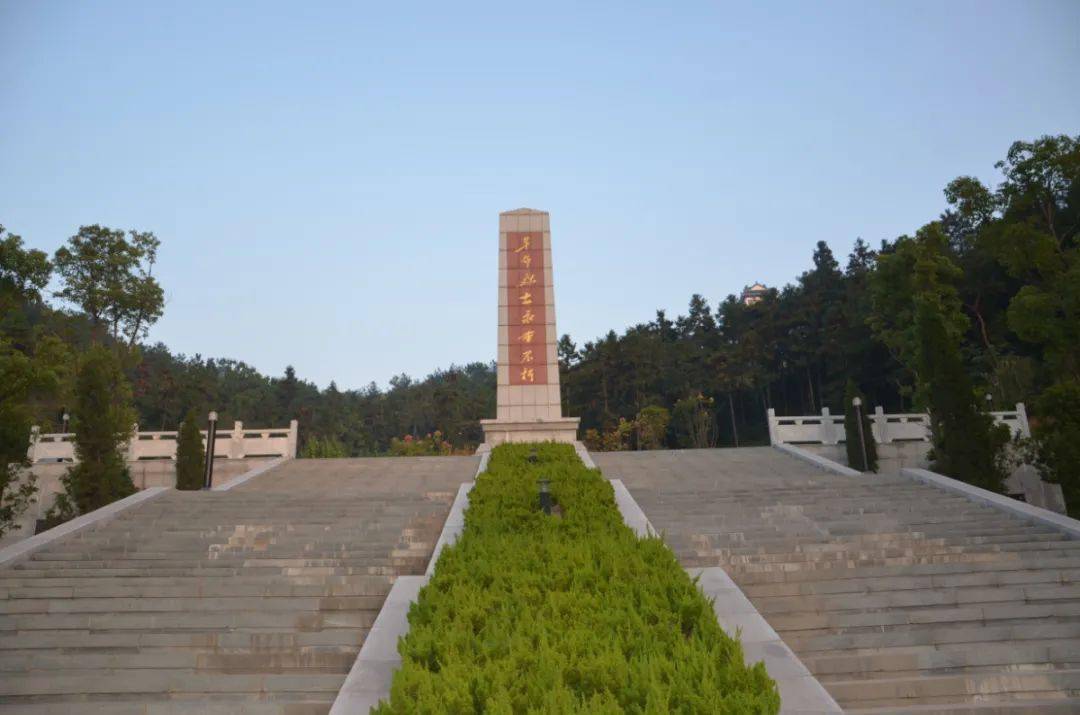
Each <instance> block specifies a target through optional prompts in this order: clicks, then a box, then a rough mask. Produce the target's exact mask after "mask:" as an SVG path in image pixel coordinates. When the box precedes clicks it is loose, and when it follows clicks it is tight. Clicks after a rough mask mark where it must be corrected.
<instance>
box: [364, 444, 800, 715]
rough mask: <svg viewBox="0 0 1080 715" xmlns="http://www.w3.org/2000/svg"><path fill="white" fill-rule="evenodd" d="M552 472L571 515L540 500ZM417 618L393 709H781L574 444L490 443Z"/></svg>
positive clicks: (764, 678)
mask: <svg viewBox="0 0 1080 715" xmlns="http://www.w3.org/2000/svg"><path fill="white" fill-rule="evenodd" d="M534 450H535V451H536V452H537V456H538V459H537V461H536V462H535V463H531V462H530V461H529V460H528V456H529V453H530V452H532V451H534ZM541 476H543V477H546V478H548V479H550V480H551V490H552V493H553V495H554V498H555V501H556V503H557V504H558V505H559V507H560V508H561V511H562V514H561V515H556V516H550V517H549V516H545V515H544V514H543V513H542V512H540V511H539V509H538V507H537V503H538V497H537V480H538V479H539V478H540V477H541ZM409 623H410V628H409V633H408V635H407V636H406V637H405V638H403V639H402V640H401V641H400V643H399V645H398V648H399V651H400V653H401V655H402V659H403V665H402V668H401V669H400V670H399V671H398V672H397V673H396V674H395V676H394V681H393V685H392V688H391V694H390V699H389V701H388V702H384V703H383V704H382V705H381V706H380V707H379V708H377V709H376V710H375V711H374V712H377V713H380V714H382V715H387V714H389V713H403V714H404V713H408V714H410V715H414V714H416V713H491V714H499V715H502V714H506V715H509V714H510V713H579V712H589V713H624V712H627V713H650V714H651V713H776V712H777V711H778V710H779V708H780V698H779V695H778V694H777V692H776V687H775V684H774V683H773V681H772V680H771V679H770V678H769V677H768V675H767V674H766V673H765V668H764V666H763V665H762V664H760V663H759V664H757V665H756V666H754V667H753V668H747V667H746V666H745V665H744V664H743V658H742V652H741V649H740V647H739V644H738V642H737V641H735V640H732V639H731V638H729V637H728V636H727V635H726V634H725V633H724V632H723V631H722V630H721V629H720V627H719V625H718V624H717V622H716V618H715V616H714V615H713V612H712V608H711V606H710V604H709V602H708V601H707V600H706V599H705V597H704V596H702V595H701V593H700V592H699V591H698V590H697V587H696V585H695V584H694V583H693V582H692V581H691V579H690V578H689V577H688V576H687V575H686V572H685V571H683V569H682V567H680V566H679V563H678V561H677V560H676V559H675V555H674V554H673V553H672V552H671V550H670V549H669V548H667V546H666V545H664V543H663V541H662V540H660V539H657V538H650V539H638V538H637V537H636V536H635V534H634V533H633V532H632V531H631V530H630V529H629V528H627V527H626V526H625V525H624V524H623V521H622V518H621V516H620V514H619V511H618V508H617V507H616V506H615V500H614V496H613V492H612V489H611V485H610V484H609V483H608V482H607V481H606V480H605V479H603V478H602V477H601V475H600V473H599V472H598V471H593V470H589V469H586V468H585V466H584V465H583V464H582V463H581V461H580V460H579V459H578V458H577V455H576V454H575V453H574V450H573V448H572V447H570V446H568V445H555V444H544V445H538V446H533V445H505V446H500V447H498V448H496V449H495V450H494V451H493V452H492V455H491V461H490V464H489V467H488V471H487V472H486V473H485V474H482V475H481V476H480V477H479V479H478V481H477V483H476V486H475V488H474V489H473V490H472V493H471V494H470V505H469V509H468V511H467V512H466V515H465V530H464V532H463V534H462V536H461V538H460V539H459V540H458V542H457V544H455V545H454V546H453V547H450V548H447V549H445V550H444V551H443V553H442V556H441V558H440V559H439V562H438V565H437V567H436V570H435V575H434V577H433V578H432V579H431V581H430V582H429V584H428V585H427V586H426V587H425V588H424V589H423V590H422V591H421V592H420V598H419V601H418V602H417V603H415V604H413V606H412V609H411V610H410V612H409Z"/></svg>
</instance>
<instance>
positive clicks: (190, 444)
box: [176, 410, 206, 491]
mask: <svg viewBox="0 0 1080 715" xmlns="http://www.w3.org/2000/svg"><path fill="white" fill-rule="evenodd" d="M205 459H206V458H205V453H204V451H203V440H202V434H201V433H200V432H199V423H198V418H196V416H195V410H188V413H187V416H186V417H184V421H183V422H182V423H180V434H179V435H177V438H176V488H177V489H185V490H188V491H192V490H195V489H202V486H203V481H204V476H203V474H204V470H205V469H206V462H205Z"/></svg>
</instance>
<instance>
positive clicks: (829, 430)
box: [821, 407, 840, 444]
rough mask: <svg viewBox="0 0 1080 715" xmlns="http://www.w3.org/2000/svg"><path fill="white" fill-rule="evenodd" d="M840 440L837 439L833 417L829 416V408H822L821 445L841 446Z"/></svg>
mask: <svg viewBox="0 0 1080 715" xmlns="http://www.w3.org/2000/svg"><path fill="white" fill-rule="evenodd" d="M839 442H840V440H839V439H838V438H837V434H836V430H835V429H834V428H833V423H832V415H830V414H829V408H828V407H822V408H821V443H822V444H839Z"/></svg>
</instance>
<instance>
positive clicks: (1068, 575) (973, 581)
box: [742, 568, 1080, 598]
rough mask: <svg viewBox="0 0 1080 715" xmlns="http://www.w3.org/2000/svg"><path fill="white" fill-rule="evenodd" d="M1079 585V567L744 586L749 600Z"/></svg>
mask: <svg viewBox="0 0 1080 715" xmlns="http://www.w3.org/2000/svg"><path fill="white" fill-rule="evenodd" d="M1076 583H1080V568H1072V569H1038V570H1032V569H1023V570H1015V571H975V572H969V573H958V574H941V575H928V576H877V577H868V578H858V577H855V578H846V579H838V580H834V581H804V582H796V583H759V584H744V585H743V586H742V590H743V592H744V593H745V594H746V595H747V596H748V597H750V598H765V597H776V596H800V595H803V596H814V595H823V594H834V593H836V594H839V593H866V594H872V593H879V592H887V593H892V592H895V591H911V590H918V589H928V588H968V587H980V586H982V587H986V586H1025V585H1035V584H1060V585H1063V586H1064V585H1071V584H1076Z"/></svg>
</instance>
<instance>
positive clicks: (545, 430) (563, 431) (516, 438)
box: [480, 417, 581, 447]
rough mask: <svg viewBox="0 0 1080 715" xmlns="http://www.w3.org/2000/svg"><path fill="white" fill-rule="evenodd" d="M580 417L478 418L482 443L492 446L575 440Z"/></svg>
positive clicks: (569, 442)
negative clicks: (508, 443) (525, 419)
mask: <svg viewBox="0 0 1080 715" xmlns="http://www.w3.org/2000/svg"><path fill="white" fill-rule="evenodd" d="M580 421H581V418H580V417H561V418H559V419H557V420H533V421H531V422H524V421H522V422H518V421H513V420H480V426H481V427H483V428H484V444H486V445H490V446H492V447H494V446H495V445H497V444H503V443H506V442H564V443H566V444H572V443H574V442H576V441H577V430H578V422H580Z"/></svg>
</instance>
